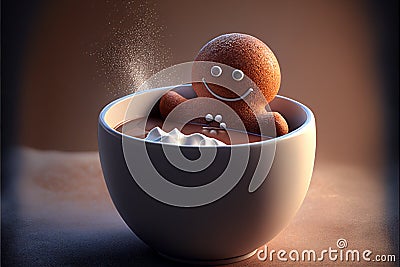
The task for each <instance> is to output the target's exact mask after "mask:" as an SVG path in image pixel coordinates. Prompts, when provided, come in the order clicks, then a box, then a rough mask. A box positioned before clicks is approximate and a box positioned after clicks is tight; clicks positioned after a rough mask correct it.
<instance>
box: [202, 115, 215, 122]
mask: <svg viewBox="0 0 400 267" xmlns="http://www.w3.org/2000/svg"><path fill="white" fill-rule="evenodd" d="M204 118H205V119H206V121H213V120H214V118H213V115H211V114H207V115H206V116H205V117H204Z"/></svg>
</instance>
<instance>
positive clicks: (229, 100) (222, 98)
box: [201, 78, 253, 102]
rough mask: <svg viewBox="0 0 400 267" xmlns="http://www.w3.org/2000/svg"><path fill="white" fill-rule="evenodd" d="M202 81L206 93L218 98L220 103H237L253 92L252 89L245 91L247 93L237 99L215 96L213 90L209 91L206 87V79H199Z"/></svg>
mask: <svg viewBox="0 0 400 267" xmlns="http://www.w3.org/2000/svg"><path fill="white" fill-rule="evenodd" d="M201 80H202V81H203V84H204V86H205V87H206V88H207V90H208V92H210V94H212V95H213V96H214V97H216V98H218V99H219V100H222V101H228V102H233V101H239V100H243V99H244V98H245V97H246V96H248V95H249V94H250V93H251V92H253V88H249V89H247V91H246V92H245V93H244V94H243V95H241V96H239V97H235V98H226V97H223V96H220V95H217V94H216V93H214V92H213V90H211V89H210V87H208V84H207V82H206V79H204V78H203V79H201Z"/></svg>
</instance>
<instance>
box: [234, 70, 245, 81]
mask: <svg viewBox="0 0 400 267" xmlns="http://www.w3.org/2000/svg"><path fill="white" fill-rule="evenodd" d="M232 78H233V79H234V80H235V81H241V80H242V79H243V78H244V73H243V71H241V70H234V71H232Z"/></svg>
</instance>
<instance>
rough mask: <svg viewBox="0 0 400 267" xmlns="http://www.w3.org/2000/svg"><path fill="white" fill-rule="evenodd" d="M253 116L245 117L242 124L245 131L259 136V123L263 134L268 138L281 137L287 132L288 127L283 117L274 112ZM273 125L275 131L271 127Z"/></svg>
mask: <svg viewBox="0 0 400 267" xmlns="http://www.w3.org/2000/svg"><path fill="white" fill-rule="evenodd" d="M257 117H258V120H257V118H256V117H255V116H247V118H246V119H245V120H243V123H244V125H245V127H246V129H247V131H249V132H252V133H258V134H260V133H261V132H260V127H259V123H260V124H262V126H263V129H264V131H263V134H265V135H268V136H282V135H285V134H287V133H288V132H289V126H288V124H287V122H286V120H285V118H283V116H282V115H281V114H280V113H279V112H276V111H271V112H265V113H263V114H259V115H257ZM273 124H275V129H274V128H272V127H271V126H272V125H273Z"/></svg>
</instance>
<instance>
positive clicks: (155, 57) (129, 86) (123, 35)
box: [91, 1, 170, 97]
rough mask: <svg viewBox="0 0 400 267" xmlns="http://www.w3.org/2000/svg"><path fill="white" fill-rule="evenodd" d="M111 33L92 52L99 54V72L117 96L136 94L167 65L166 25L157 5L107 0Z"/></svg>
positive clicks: (97, 55) (106, 84)
mask: <svg viewBox="0 0 400 267" xmlns="http://www.w3.org/2000/svg"><path fill="white" fill-rule="evenodd" d="M106 5H107V14H106V16H107V23H108V25H107V28H108V29H109V31H108V32H107V34H106V36H105V37H104V40H102V41H101V42H100V43H101V45H99V43H97V44H96V45H94V50H93V52H92V53H91V55H93V56H96V57H97V64H98V68H99V71H98V74H99V75H100V76H103V77H102V80H104V82H105V87H106V88H107V90H108V92H109V93H110V94H112V95H113V96H115V97H119V96H121V95H126V94H129V93H133V92H134V91H136V90H137V88H139V87H140V85H141V84H143V83H144V82H145V81H146V80H147V79H148V78H149V77H151V75H153V74H155V73H157V72H158V71H160V70H162V69H164V68H165V67H166V64H167V62H168V61H169V59H170V50H169V49H168V48H166V47H165V45H164V44H163V42H162V38H163V32H164V30H165V29H164V27H163V26H162V25H161V23H159V21H158V17H157V14H156V12H155V9H154V4H153V3H149V2H136V1H127V2H124V1H121V2H115V1H106Z"/></svg>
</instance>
